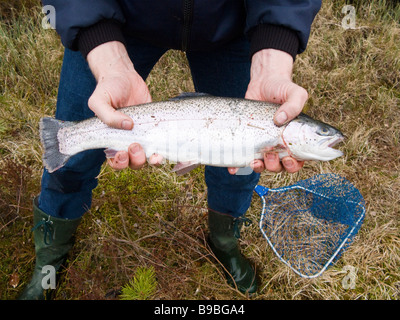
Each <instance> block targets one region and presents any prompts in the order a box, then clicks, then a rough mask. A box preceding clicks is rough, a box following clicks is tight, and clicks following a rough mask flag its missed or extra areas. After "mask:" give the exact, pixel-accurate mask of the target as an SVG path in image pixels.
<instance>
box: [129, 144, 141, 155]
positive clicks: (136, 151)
mask: <svg viewBox="0 0 400 320" xmlns="http://www.w3.org/2000/svg"><path fill="white" fill-rule="evenodd" d="M140 151H141V150H140V147H139V145H138V144H135V145H133V146H132V147H130V148H129V152H130V153H131V154H132V155H133V156H136V155H138V154H139V152H140Z"/></svg>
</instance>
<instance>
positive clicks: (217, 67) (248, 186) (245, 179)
mask: <svg viewBox="0 0 400 320" xmlns="http://www.w3.org/2000/svg"><path fill="white" fill-rule="evenodd" d="M127 50H128V53H129V55H130V58H131V59H132V61H133V63H134V65H135V69H136V70H137V72H138V73H139V74H140V75H141V76H142V78H143V79H146V78H147V76H148V74H149V73H150V71H151V69H152V68H153V66H154V65H155V64H156V62H157V61H158V60H159V59H160V58H161V56H162V55H163V54H164V53H165V52H166V51H167V50H168V48H160V47H155V46H152V45H149V44H147V43H144V42H142V41H138V40H136V39H127ZM187 58H188V61H189V66H190V69H191V73H192V78H193V83H194V86H195V89H196V91H197V92H204V93H209V94H212V95H216V96H226V97H244V95H245V93H246V90H247V85H248V83H249V80H250V60H249V44H248V42H247V41H246V40H244V39H240V40H238V41H235V42H233V43H231V44H228V45H226V46H224V47H222V48H221V49H219V50H216V51H212V52H187ZM95 86H96V81H95V79H94V77H93V75H92V73H91V71H90V69H89V67H88V64H87V62H86V61H85V60H84V59H83V57H82V56H81V54H80V53H79V52H74V51H71V50H68V49H66V50H65V53H64V60H63V66H62V70H61V76H60V83H59V90H58V97H57V109H56V118H57V119H60V120H67V121H77V120H84V119H87V118H89V117H93V116H94V114H93V112H92V111H91V110H90V109H89V107H88V99H89V97H90V96H91V94H92V92H93V91H94V89H95ZM104 161H105V154H104V152H103V150H102V149H101V150H100V149H99V150H89V151H85V152H81V153H79V154H77V155H75V156H73V157H72V158H71V159H70V160H69V161H68V162H67V164H66V165H65V166H64V167H62V168H61V169H59V170H57V171H55V172H53V173H51V174H50V173H49V172H48V171H47V170H46V169H45V170H44V173H43V176H42V185H41V193H40V196H39V208H40V209H41V210H42V211H44V212H45V213H47V214H49V215H51V216H54V217H58V218H64V219H75V218H78V217H81V216H82V215H83V214H84V213H85V212H86V211H87V210H89V209H90V206H91V202H92V190H93V189H94V188H95V187H96V186H97V179H96V177H97V175H98V174H99V172H100V168H101V165H102V164H103V162H104ZM258 179H259V174H256V173H254V172H253V173H252V174H250V175H238V176H235V175H234V176H232V175H230V174H229V173H228V170H227V169H226V168H217V167H210V166H206V168H205V180H206V184H207V188H208V206H209V208H210V209H212V210H215V211H218V212H222V213H226V214H230V215H232V216H234V217H239V216H241V215H243V214H244V213H245V212H246V211H247V209H248V207H249V206H250V202H251V198H252V195H253V190H254V187H255V185H256V184H257V182H258Z"/></svg>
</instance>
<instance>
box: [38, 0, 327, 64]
mask: <svg viewBox="0 0 400 320" xmlns="http://www.w3.org/2000/svg"><path fill="white" fill-rule="evenodd" d="M42 2H43V4H45V5H52V6H54V8H55V12H56V29H57V32H58V33H59V35H60V36H61V41H62V43H63V45H64V46H65V47H67V48H69V49H72V50H80V51H81V52H82V54H83V56H85V57H86V55H87V53H88V52H89V51H90V50H91V49H93V48H94V47H96V46H97V45H100V44H102V43H104V42H107V41H113V40H118V41H121V42H124V39H125V37H127V36H134V37H137V38H140V39H143V40H146V41H147V42H149V43H152V44H154V45H158V46H163V47H166V48H172V49H180V50H184V51H187V50H193V51H196V50H203V51H207V50H212V49H214V48H216V47H218V46H221V45H223V44H224V43H227V42H229V41H231V40H233V39H235V38H239V37H242V36H243V35H246V36H248V38H249V39H250V41H251V52H250V53H249V54H250V55H252V54H254V53H255V52H257V51H259V50H261V49H265V48H273V49H278V50H283V51H285V52H288V53H289V54H291V55H292V57H293V58H295V56H296V55H297V54H298V53H301V52H303V51H304V50H305V48H306V46H307V41H308V38H309V34H310V28H311V24H312V22H313V20H314V17H315V15H316V14H317V12H318V11H319V9H320V6H321V0H69V1H65V0H43V1H42Z"/></svg>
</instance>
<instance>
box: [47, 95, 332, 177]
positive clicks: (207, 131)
mask: <svg viewBox="0 0 400 320" xmlns="http://www.w3.org/2000/svg"><path fill="white" fill-rule="evenodd" d="M278 107H279V105H277V104H272V103H267V102H261V101H254V100H247V99H239V98H224V97H214V96H205V95H200V96H194V97H184V98H180V99H172V100H168V101H161V102H152V103H147V104H141V105H137V106H131V107H126V108H121V109H119V110H120V111H121V112H123V113H125V114H127V115H128V116H129V117H131V118H132V119H133V122H134V127H133V129H132V130H122V129H115V128H111V127H109V126H107V125H106V124H104V123H103V122H101V120H100V119H98V118H96V117H94V118H90V119H87V120H84V121H80V122H62V121H59V120H55V119H53V118H43V119H42V120H41V124H40V127H41V128H40V131H41V140H42V144H43V146H44V150H45V152H44V157H43V160H44V164H45V167H46V168H47V170H49V171H50V172H53V171H55V170H57V169H58V168H60V167H62V166H63V165H64V164H65V162H66V161H67V160H68V158H69V157H71V156H73V155H75V154H77V153H79V152H82V151H85V150H90V149H100V148H105V149H107V151H106V154H108V155H109V156H113V155H114V154H115V152H116V151H119V150H128V147H129V145H130V144H132V143H139V144H140V145H141V146H142V147H143V149H144V151H145V153H146V156H147V157H150V156H151V155H152V154H159V155H161V156H163V157H164V158H165V159H167V160H169V161H172V162H178V163H186V164H187V165H188V166H189V165H197V164H205V165H212V166H222V167H245V166H248V165H249V164H250V163H251V162H252V161H253V160H254V159H261V158H262V154H263V151H265V149H266V148H271V147H272V148H276V150H277V151H278V153H279V155H280V157H284V156H287V155H293V156H295V155H294V154H292V152H291V151H290V148H289V147H288V145H287V144H286V142H285V139H284V134H283V133H284V131H285V130H286V129H287V128H288V125H284V126H281V127H278V126H276V125H275V124H274V122H273V117H274V114H275V112H276V110H277V108H278ZM307 121H311V122H312V121H314V120H312V119H311V118H310V119H307ZM318 124H323V123H319V122H318V123H317V125H318ZM323 125H325V126H328V125H326V124H323ZM336 151H337V150H336Z"/></svg>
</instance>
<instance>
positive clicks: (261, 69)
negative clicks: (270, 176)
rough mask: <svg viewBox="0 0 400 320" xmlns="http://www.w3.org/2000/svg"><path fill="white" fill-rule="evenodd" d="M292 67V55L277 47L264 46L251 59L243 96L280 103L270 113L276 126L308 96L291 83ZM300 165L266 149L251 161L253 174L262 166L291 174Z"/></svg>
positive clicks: (232, 170)
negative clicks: (276, 108)
mask: <svg viewBox="0 0 400 320" xmlns="http://www.w3.org/2000/svg"><path fill="white" fill-rule="evenodd" d="M292 69H293V58H292V57H291V56H290V55H289V54H287V53H286V52H283V51H280V50H274V49H264V50H261V51H259V52H257V53H255V54H254V55H253V58H252V63H251V74H250V77H251V79H250V83H249V86H248V88H247V92H246V95H245V98H246V99H252V100H260V101H268V102H273V103H279V104H281V106H280V108H279V109H278V110H277V111H276V113H275V116H274V122H275V124H276V125H277V126H281V125H283V124H285V123H286V122H288V121H290V120H292V119H294V118H295V117H296V116H297V115H299V113H300V112H301V110H302V109H303V107H304V104H305V102H306V101H307V99H308V94H307V91H306V90H305V89H304V88H302V87H300V86H298V85H297V84H295V83H293V82H292V79H291V78H292ZM303 165H304V161H297V160H296V159H294V158H292V157H284V158H283V159H282V161H281V160H280V159H279V156H278V154H277V153H274V152H267V153H265V154H264V159H263V160H254V162H253V163H252V164H251V167H252V169H253V170H254V171H255V172H257V173H260V172H262V171H264V170H265V169H266V170H268V171H272V172H281V171H282V170H284V169H285V170H286V171H287V172H290V173H294V172H297V171H299V170H300V169H301V168H302V167H303ZM228 171H229V173H231V174H235V173H236V172H237V171H238V168H228Z"/></svg>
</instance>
